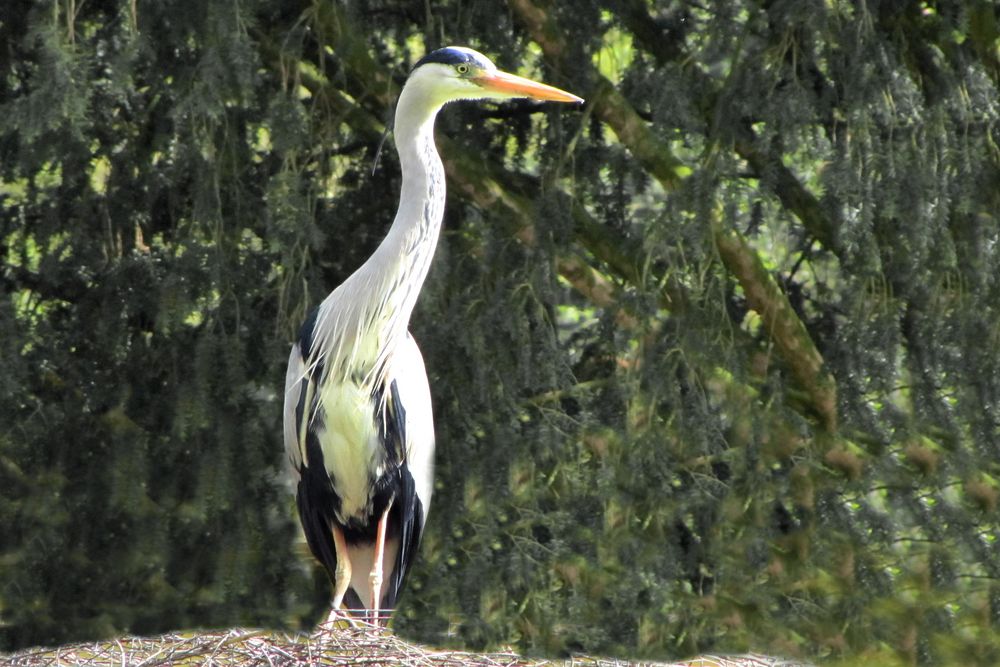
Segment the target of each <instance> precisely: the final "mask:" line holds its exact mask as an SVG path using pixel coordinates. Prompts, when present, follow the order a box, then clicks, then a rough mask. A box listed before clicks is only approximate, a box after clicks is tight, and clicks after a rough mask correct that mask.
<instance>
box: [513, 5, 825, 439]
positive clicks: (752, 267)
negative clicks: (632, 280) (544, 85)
mask: <svg viewBox="0 0 1000 667" xmlns="http://www.w3.org/2000/svg"><path fill="white" fill-rule="evenodd" d="M510 6H511V7H512V8H513V10H514V13H515V15H516V16H517V17H518V18H519V19H520V20H521V22H522V23H523V24H524V25H525V27H526V28H527V29H528V33H529V34H530V35H531V37H532V39H534V40H535V41H536V42H537V43H538V44H539V46H541V48H542V52H543V53H544V55H545V57H546V59H547V60H548V61H549V62H550V63H551V64H553V65H554V66H556V67H557V68H558V69H563V68H562V64H563V63H562V58H563V56H564V54H565V53H566V52H567V46H566V44H564V43H563V42H562V40H561V38H560V37H559V35H560V34H561V31H560V30H559V29H558V27H557V26H556V23H555V20H554V19H553V17H552V16H551V15H550V14H548V13H546V12H545V11H544V10H542V9H541V8H539V7H538V5H536V4H535V3H534V2H533V1H532V0H510ZM578 68H580V69H582V70H583V74H582V76H583V77H584V78H586V79H588V80H590V81H592V82H596V83H594V84H592V87H591V89H590V90H582V91H580V92H582V94H583V96H584V97H585V98H587V99H588V100H592V101H590V102H588V103H589V104H593V105H594V114H595V115H596V116H598V117H599V118H601V119H602V120H604V122H605V123H607V125H608V126H609V127H610V128H611V129H612V130H613V131H614V132H615V134H616V135H617V136H618V139H619V140H620V141H621V142H622V143H623V144H624V145H625V146H626V147H627V148H628V149H629V151H630V152H631V153H632V155H633V156H634V157H635V158H636V159H637V160H639V162H640V163H642V165H643V166H644V167H645V168H646V169H647V170H648V171H649V172H650V173H651V174H652V175H653V176H654V177H655V178H656V179H657V180H658V181H659V182H660V184H661V185H662V186H663V187H664V188H666V189H672V188H673V187H675V186H676V184H677V180H678V179H679V177H680V176H679V175H680V171H679V169H678V168H679V167H681V166H682V165H681V164H680V162H679V161H678V160H677V158H676V157H674V156H673V155H672V154H671V153H670V152H669V150H667V149H666V148H665V147H664V146H663V144H662V142H661V141H660V140H659V139H658V138H657V137H656V136H655V135H654V134H653V133H652V132H650V130H649V127H648V126H647V125H646V123H644V122H643V121H642V120H641V119H640V118H639V116H638V114H637V113H636V112H635V110H634V108H632V106H631V104H629V102H628V101H627V100H625V99H624V97H622V96H621V94H620V93H618V92H617V91H616V90H615V89H614V87H613V85H612V84H611V83H610V82H609V81H607V79H605V78H604V77H603V76H601V75H600V74H599V73H598V72H596V71H594V70H593V68H592V67H588V66H586V65H581V66H578ZM712 235H713V240H714V242H715V246H716V249H717V251H718V253H719V257H720V258H721V259H722V262H723V264H724V265H725V266H726V268H727V269H728V270H729V272H730V273H731V274H732V275H733V276H734V277H735V278H736V279H737V281H738V282H739V283H740V285H741V286H742V287H743V290H744V292H745V293H746V294H747V301H748V303H749V305H750V307H751V308H753V309H754V310H755V311H756V312H757V313H758V314H759V315H760V316H761V319H762V320H763V321H764V324H765V328H766V330H767V332H768V335H769V336H770V338H771V339H772V340H773V341H774V343H775V347H776V349H777V350H778V351H779V353H780V354H781V356H782V358H783V359H784V361H785V363H786V364H787V365H788V367H789V368H790V369H791V372H792V375H793V376H794V377H795V379H796V381H797V382H798V383H799V384H800V385H801V386H802V388H803V389H805V390H806V391H807V392H808V394H809V396H810V399H811V401H812V409H813V411H814V412H815V413H816V414H817V415H818V416H819V417H820V420H821V422H822V423H823V426H824V427H825V428H826V429H827V430H828V431H831V432H832V431H833V430H835V429H836V426H837V401H836V384H835V382H834V380H833V377H832V376H831V375H830V374H829V373H828V372H827V370H826V367H825V365H824V363H823V358H822V355H821V354H820V353H819V351H818V350H817V348H816V345H815V343H814V342H813V341H812V339H811V337H810V336H809V333H808V330H807V329H806V327H805V325H804V324H803V323H802V321H801V320H800V319H799V317H798V315H797V314H796V312H795V311H794V309H792V307H791V305H790V304H789V302H788V297H787V296H786V295H785V294H784V292H782V290H781V288H780V287H779V286H778V284H777V283H776V282H775V280H774V278H773V277H772V276H771V274H770V273H768V271H767V270H766V269H765V268H764V264H763V262H762V261H761V259H760V256H759V255H758V254H757V252H756V250H754V248H753V247H752V246H750V244H749V243H747V242H746V240H745V239H743V238H742V237H741V236H739V235H737V234H736V233H735V232H731V231H727V230H724V229H722V228H721V226H720V225H715V224H713V231H712Z"/></svg>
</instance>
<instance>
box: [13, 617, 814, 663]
mask: <svg viewBox="0 0 1000 667" xmlns="http://www.w3.org/2000/svg"><path fill="white" fill-rule="evenodd" d="M3 657H4V656H2V655H0V658H3ZM6 657H7V660H8V662H7V664H9V665H11V666H12V667H41V666H43V665H44V666H46V667H49V666H53V667H54V666H61V665H67V666H69V665H80V666H85V665H102V666H103V665H120V666H122V667H166V666H169V667H181V666H187V665H212V666H217V667H228V666H236V665H240V666H241V667H242V666H245V665H260V666H265V665H266V666H267V667H297V666H299V665H310V666H319V667H340V666H342V665H365V666H367V667H379V666H381V665H385V666H387V667H388V666H390V665H392V666H397V665H402V666H404V667H405V666H413V667H425V666H426V667H464V666H473V667H515V666H518V667H520V666H522V665H523V666H530V667H540V666H542V665H546V666H561V665H566V666H574V667H575V666H580V667H586V666H593V667H612V666H614V667H619V666H622V667H624V666H626V665H633V664H635V665H639V664H643V665H654V664H656V665H659V666H660V667H803V666H804V663H799V662H790V661H786V660H781V659H777V658H770V657H767V656H761V655H745V656H731V657H717V656H704V657H700V658H695V659H692V660H686V661H684V662H678V663H671V664H670V665H667V664H666V663H648V662H647V663H631V662H628V661H624V660H609V659H604V658H588V657H576V658H572V659H569V660H532V659H527V658H523V657H521V656H519V655H517V654H516V653H513V652H501V653H470V652H466V651H449V650H439V649H432V648H428V647H426V646H420V645H418V644H411V643H409V642H407V641H404V640H402V639H400V638H399V637H397V636H395V635H394V634H393V633H392V631H391V630H387V629H385V628H375V627H371V626H362V627H348V628H345V627H331V626H321V627H320V628H319V629H317V631H316V632H314V633H313V634H311V635H287V634H281V633H277V632H272V631H267V630H241V629H235V630H229V631H228V632H208V633H189V634H168V635H162V636H160V637H124V638H121V639H114V640H110V641H102V642H97V643H93V644H72V645H67V646H62V647H59V648H45V649H29V650H25V651H19V652H17V653H14V654H11V655H8V656H6Z"/></svg>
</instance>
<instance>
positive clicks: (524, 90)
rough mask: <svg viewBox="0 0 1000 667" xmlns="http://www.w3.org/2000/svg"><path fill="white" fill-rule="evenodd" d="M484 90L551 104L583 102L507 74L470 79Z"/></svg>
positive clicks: (571, 94) (492, 73) (496, 73)
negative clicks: (551, 102)
mask: <svg viewBox="0 0 1000 667" xmlns="http://www.w3.org/2000/svg"><path fill="white" fill-rule="evenodd" d="M472 81H474V82H475V83H476V84H478V85H479V86H481V87H482V88H485V89H486V90H491V91H495V92H498V93H502V94H504V95H510V96H511V97H530V98H531V99H533V100H551V101H553V102H583V98H582V97H577V96H576V95H574V94H573V93H567V92H566V91H565V90H559V89H558V88H555V87H553V86H548V85H546V84H544V83H538V82H537V81H532V80H531V79H525V78H524V77H522V76H517V75H516V74H508V73H507V72H500V71H496V72H490V73H489V74H483V75H482V76H477V77H474V78H473V79H472Z"/></svg>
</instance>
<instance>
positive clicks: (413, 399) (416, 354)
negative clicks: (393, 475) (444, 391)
mask: <svg viewBox="0 0 1000 667" xmlns="http://www.w3.org/2000/svg"><path fill="white" fill-rule="evenodd" d="M390 375H391V378H392V379H393V380H395V382H396V389H397V391H398V393H399V400H400V402H401V403H402V404H403V405H404V406H406V428H405V433H406V465H407V467H408V468H409V470H410V474H411V475H412V476H413V483H414V487H415V489H414V490H415V491H416V494H417V497H418V498H419V499H420V503H421V505H423V510H424V511H423V517H421V518H422V519H424V520H426V518H427V512H428V511H429V510H430V506H431V494H432V493H433V491H434V415H433V413H432V407H431V391H430V387H429V386H428V384H427V371H426V369H425V368H424V358H423V356H422V355H421V354H420V348H418V347H417V343H416V341H415V340H413V336H411V335H409V333H407V335H406V340H405V341H404V342H403V344H402V345H401V346H400V348H399V349H398V350H397V351H396V353H395V354H394V355H393V360H392V371H391V374H390Z"/></svg>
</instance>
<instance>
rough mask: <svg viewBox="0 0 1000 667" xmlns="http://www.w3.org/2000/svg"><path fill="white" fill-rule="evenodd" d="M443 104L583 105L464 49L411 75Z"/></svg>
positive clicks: (423, 63) (427, 59)
mask: <svg viewBox="0 0 1000 667" xmlns="http://www.w3.org/2000/svg"><path fill="white" fill-rule="evenodd" d="M410 82H419V84H420V85H423V86H425V87H426V88H427V89H428V91H429V92H432V94H433V95H434V97H435V98H437V101H439V102H440V103H441V104H445V103H447V102H452V101H455V100H465V99H473V100H475V99H501V100H502V99H510V98H515V97H527V98H530V99H535V100H551V101H555V102H583V100H582V99H581V98H579V97H577V96H576V95H573V94H572V93H567V92H566V91H564V90H559V89H558V88H554V87H552V86H548V85H546V84H544V83H538V82H536V81H532V80H531V79H525V78H524V77H520V76H517V75H515V74H508V73H507V72H502V71H500V70H498V69H497V67H496V65H494V64H493V63H492V62H491V61H490V59H489V58H487V57H486V56H484V55H483V54H481V53H479V52H478V51H473V50H472V49H469V48H466V47H464V46H448V47H445V48H443V49H438V50H437V51H432V52H431V53H428V54H427V55H426V56H424V57H423V58H421V59H420V60H419V61H418V62H417V64H416V65H415V66H414V68H413V71H411V72H410V78H409V79H408V80H407V84H408V85H409V84H410Z"/></svg>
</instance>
